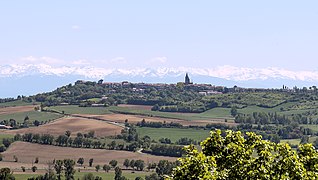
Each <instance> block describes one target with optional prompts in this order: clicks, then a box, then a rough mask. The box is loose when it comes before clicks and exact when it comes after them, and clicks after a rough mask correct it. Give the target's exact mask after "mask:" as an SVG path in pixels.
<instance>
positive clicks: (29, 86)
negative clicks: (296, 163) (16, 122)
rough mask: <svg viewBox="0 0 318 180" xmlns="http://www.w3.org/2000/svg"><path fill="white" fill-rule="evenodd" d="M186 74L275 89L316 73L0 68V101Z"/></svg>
mask: <svg viewBox="0 0 318 180" xmlns="http://www.w3.org/2000/svg"><path fill="white" fill-rule="evenodd" d="M185 73H189V75H190V79H191V80H192V81H193V82H194V83H210V84H214V85H224V86H234V85H238V86H243V87H261V88H279V87H282V85H287V86H291V87H292V86H298V87H302V86H312V85H316V84H317V82H318V71H291V70H286V69H281V68H275V67H269V68H242V67H234V66H219V67H215V68H192V67H177V68H173V67H172V68H129V69H128V68H126V69H121V68H107V67H95V66H58V67H55V66H51V65H47V64H12V65H0V87H1V88H0V97H16V96H17V95H20V94H23V95H31V94H36V93H39V92H45V91H51V90H54V89H56V88H57V87H59V86H62V85H66V84H69V83H73V82H75V81H76V80H78V79H84V80H94V81H96V80H99V79H104V81H107V82H113V81H116V82H120V81H124V80H128V81H131V82H160V83H176V82H180V81H183V80H184V75H185Z"/></svg>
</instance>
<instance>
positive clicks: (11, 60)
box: [0, 0, 318, 71]
mask: <svg viewBox="0 0 318 180" xmlns="http://www.w3.org/2000/svg"><path fill="white" fill-rule="evenodd" d="M317 21H318V1H314V0H308V1H296V0H280V1H277V0H266V1H255V0H250V1H247V0H242V1H237V0H227V1H212V0H201V1H187V0H182V1H181V0H174V1H171V0H160V1H149V0H148V1H146V0H144V1H141V0H134V1H130V0H126V1H124V0H117V1H107V0H95V1H87V0H85V1H84V0H67V1H65V0H64V1H62V0H55V1H39V0H37V1H35V0H28V1H22V0H20V1H17V0H10V1H1V2H0V52H1V53H0V64H1V65H7V64H46V65H50V66H52V67H61V66H94V67H103V68H137V67H150V68H161V67H172V68H173V67H175V68H176V67H193V68H217V67H222V66H225V67H227V66H233V67H238V68H252V69H253V68H254V69H259V68H269V67H272V68H282V69H286V70H289V71H318V69H317V67H316V64H317V63H316V62H317V59H318V51H317V47H318V34H317V33H318V23H317Z"/></svg>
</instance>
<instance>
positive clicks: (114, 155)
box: [0, 142, 176, 169]
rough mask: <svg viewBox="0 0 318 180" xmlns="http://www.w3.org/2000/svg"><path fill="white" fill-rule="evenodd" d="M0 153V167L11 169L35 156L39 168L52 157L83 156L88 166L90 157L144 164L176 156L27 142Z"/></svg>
mask: <svg viewBox="0 0 318 180" xmlns="http://www.w3.org/2000/svg"><path fill="white" fill-rule="evenodd" d="M2 155H3V156H4V159H3V161H0V167H3V166H7V167H10V168H12V169H21V166H22V165H23V166H25V167H27V168H29V167H31V165H32V162H33V161H34V160H35V158H36V157H38V158H39V164H36V166H37V167H38V168H41V169H42V168H46V167H47V162H49V161H52V160H54V159H56V160H58V159H66V158H69V159H74V160H75V162H76V161H77V160H78V158H80V157H83V158H84V164H83V166H88V160H89V159H90V158H93V159H94V163H93V165H97V164H100V165H104V164H108V163H109V162H110V161H111V160H113V159H115V160H117V161H118V165H119V166H122V164H123V162H124V160H125V159H130V160H131V159H135V160H136V159H142V160H144V161H145V163H146V164H147V163H148V162H149V163H150V162H158V161H160V160H169V161H175V160H176V158H173V157H164V156H154V155H148V154H141V153H138V152H129V151H115V150H105V149H84V148H70V147H58V146H50V145H40V144H33V143H27V142H14V143H13V144H12V145H11V146H10V147H9V149H8V150H6V151H5V152H3V153H2ZM13 156H16V157H17V158H18V162H13ZM33 165H34V164H33ZM78 167H79V166H78Z"/></svg>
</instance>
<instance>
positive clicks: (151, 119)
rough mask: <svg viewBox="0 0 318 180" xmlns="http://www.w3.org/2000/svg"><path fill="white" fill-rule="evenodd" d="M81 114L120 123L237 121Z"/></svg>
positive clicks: (192, 123) (199, 123)
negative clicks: (143, 121)
mask: <svg viewBox="0 0 318 180" xmlns="http://www.w3.org/2000/svg"><path fill="white" fill-rule="evenodd" d="M81 116H85V117H97V118H100V119H105V120H110V121H114V122H118V123H124V122H125V120H126V119H128V123H132V124H137V123H138V122H140V121H142V119H145V120H146V121H148V122H162V123H163V122H166V123H170V122H175V123H180V124H182V125H184V126H189V125H193V126H205V125H206V124H213V123H223V124H227V125H230V126H231V125H232V126H235V125H236V124H235V123H231V122H224V121H223V122H221V121H220V119H211V120H192V121H187V120H181V119H170V118H160V117H149V116H140V115H127V114H105V115H91V114H81Z"/></svg>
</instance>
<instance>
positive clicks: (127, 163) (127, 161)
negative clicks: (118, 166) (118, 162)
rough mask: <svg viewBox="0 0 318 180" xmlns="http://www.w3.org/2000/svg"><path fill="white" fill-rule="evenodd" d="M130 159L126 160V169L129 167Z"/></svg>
mask: <svg viewBox="0 0 318 180" xmlns="http://www.w3.org/2000/svg"><path fill="white" fill-rule="evenodd" d="M129 162H130V161H129V159H125V161H124V164H123V165H124V166H125V167H126V169H127V168H128V167H129Z"/></svg>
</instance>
